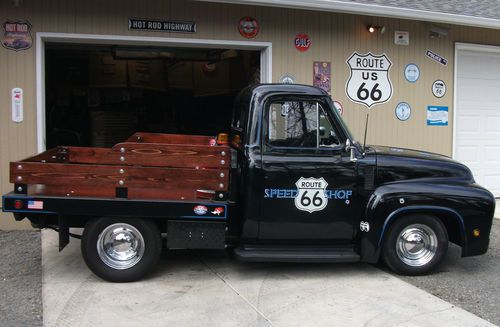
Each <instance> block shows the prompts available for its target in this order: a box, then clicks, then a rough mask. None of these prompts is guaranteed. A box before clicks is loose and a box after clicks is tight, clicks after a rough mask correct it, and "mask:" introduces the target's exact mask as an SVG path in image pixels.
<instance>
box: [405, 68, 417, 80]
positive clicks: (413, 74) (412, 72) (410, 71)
mask: <svg viewBox="0 0 500 327" xmlns="http://www.w3.org/2000/svg"><path fill="white" fill-rule="evenodd" d="M419 77H420V69H419V68H418V66H417V65H415V64H408V65H406V67H405V78H406V80H407V81H408V82H410V83H415V82H416V81H417V80H418V78H419Z"/></svg>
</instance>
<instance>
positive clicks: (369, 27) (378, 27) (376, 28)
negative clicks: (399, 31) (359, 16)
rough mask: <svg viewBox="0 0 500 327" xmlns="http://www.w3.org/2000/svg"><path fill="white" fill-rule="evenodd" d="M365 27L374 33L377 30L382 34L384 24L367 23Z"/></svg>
mask: <svg viewBox="0 0 500 327" xmlns="http://www.w3.org/2000/svg"><path fill="white" fill-rule="evenodd" d="M366 28H367V29H368V32H370V33H375V32H377V31H378V32H379V33H380V34H384V33H385V26H375V25H368V26H367V27H366Z"/></svg>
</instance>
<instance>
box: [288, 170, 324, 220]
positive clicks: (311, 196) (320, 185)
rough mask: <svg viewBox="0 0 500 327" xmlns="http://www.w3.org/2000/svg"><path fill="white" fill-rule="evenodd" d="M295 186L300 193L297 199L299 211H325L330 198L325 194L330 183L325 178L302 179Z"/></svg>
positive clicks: (296, 204)
mask: <svg viewBox="0 0 500 327" xmlns="http://www.w3.org/2000/svg"><path fill="white" fill-rule="evenodd" d="M295 185H296V186H297V191H298V192H297V196H296V197H295V206H296V207H297V209H299V210H303V211H307V212H310V213H311V212H314V211H320V210H323V209H324V208H325V207H326V205H327V204H328V198H327V197H326V194H325V190H326V187H327V186H328V183H327V182H326V181H325V179H324V178H323V177H321V178H312V177H311V178H304V177H301V178H300V179H299V180H298V181H297V182H296V183H295Z"/></svg>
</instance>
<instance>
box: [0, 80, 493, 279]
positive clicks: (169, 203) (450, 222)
mask: <svg viewBox="0 0 500 327" xmlns="http://www.w3.org/2000/svg"><path fill="white" fill-rule="evenodd" d="M224 136H226V137H224ZM51 151H52V152H51ZM106 151H108V152H106ZM186 156H191V157H189V158H188V157H186ZM181 159H182V160H181ZM197 160H198V161H197ZM218 165H219V166H220V167H219V166H218ZM217 178H218V179H220V180H217ZM11 182H12V183H14V184H15V187H14V191H13V192H11V193H9V194H6V195H4V196H3V211H6V212H13V213H14V216H15V218H16V219H17V220H21V219H24V218H28V219H30V220H31V222H32V224H33V226H35V227H38V228H45V227H50V228H54V229H56V230H58V231H59V239H60V249H62V248H63V247H64V246H65V245H66V244H67V243H68V241H69V236H70V235H71V236H76V237H78V236H79V235H74V234H71V233H70V230H69V228H70V227H84V230H83V235H82V236H81V238H82V242H81V248H82V254H83V257H84V259H85V262H86V263H87V265H88V266H89V268H90V269H91V270H92V271H93V272H94V273H95V274H96V275H98V276H100V277H102V278H104V279H106V280H110V281H133V280H137V279H139V278H141V277H142V276H144V275H145V274H146V273H147V272H148V271H150V270H151V269H152V268H153V267H154V265H155V264H156V263H157V261H158V260H159V257H160V254H161V251H162V248H165V247H166V248H168V249H229V250H231V251H233V252H234V255H235V256H236V257H237V258H238V259H240V260H243V261H274V262H357V261H362V262H370V263H375V262H377V261H379V260H380V259H383V260H384V262H385V263H386V264H387V266H389V267H390V268H391V269H392V270H394V271H395V272H397V273H400V274H408V275H420V274H426V273H428V272H429V271H431V270H432V269H434V268H435V267H436V266H437V265H438V264H439V263H440V262H441V261H442V260H443V257H444V256H445V254H446V252H447V248H448V242H449V241H450V242H453V243H455V244H458V245H460V246H461V247H462V256H473V255H480V254H483V253H485V252H486V251H487V249H488V243H489V234H490V229H491V225H492V219H493V214H494V210H495V199H494V197H493V195H492V194H491V193H490V192H489V191H487V190H486V189H484V188H482V187H481V186H479V185H477V184H476V183H475V182H474V178H473V176H472V174H471V171H470V170H469V169H468V168H467V167H466V166H464V165H462V164H460V163H458V162H456V161H453V160H451V159H449V158H447V157H444V156H441V155H438V154H433V153H428V152H422V151H415V150H408V149H401V148H394V147H383V146H366V147H365V146H362V145H360V144H359V143H358V142H357V141H355V140H354V138H353V136H352V134H351V133H350V132H349V129H348V128H347V126H346V125H345V123H344V122H343V121H342V119H341V117H340V115H339V114H338V113H337V111H336V110H335V109H334V107H333V104H332V101H331V99H330V97H329V95H328V94H327V93H325V92H323V91H322V90H319V89H317V88H314V87H310V86H304V85H274V84H269V85H258V86H253V87H248V88H247V89H245V90H243V91H242V92H241V94H240V95H239V97H238V99H237V101H236V104H235V109H234V114H233V119H232V126H231V130H230V132H229V135H227V134H225V135H224V134H220V135H219V136H218V139H212V138H206V137H202V136H193V135H190V136H180V135H168V134H165V135H163V134H157V135H147V134H143V135H140V134H137V135H135V136H133V139H129V140H127V142H125V143H121V144H118V145H116V146H115V147H113V149H111V150H110V149H98V148H95V149H89V148H68V147H59V148H57V149H53V150H49V151H47V153H45V154H40V155H37V156H35V157H33V158H29V159H25V160H23V161H19V162H14V163H11ZM68 184H69V186H68ZM65 187H66V188H65ZM164 239H166V242H165V243H166V245H164V244H163V243H164V242H163V241H164Z"/></svg>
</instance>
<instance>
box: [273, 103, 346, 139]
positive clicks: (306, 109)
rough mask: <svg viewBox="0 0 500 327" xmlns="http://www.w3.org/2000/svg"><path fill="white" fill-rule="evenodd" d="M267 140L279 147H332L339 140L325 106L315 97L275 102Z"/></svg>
mask: <svg viewBox="0 0 500 327" xmlns="http://www.w3.org/2000/svg"><path fill="white" fill-rule="evenodd" d="M267 118H268V131H267V132H268V134H267V140H266V141H267V143H268V144H269V145H271V146H276V147H307V148H316V147H331V146H334V145H337V144H339V140H338V138H337V135H336V133H335V130H334V129H333V127H332V125H331V123H330V121H329V120H328V118H327V115H326V114H325V112H324V110H323V108H322V107H321V105H319V103H317V102H313V101H310V102H309V101H279V102H272V103H271V104H270V106H269V110H268V117H267Z"/></svg>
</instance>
